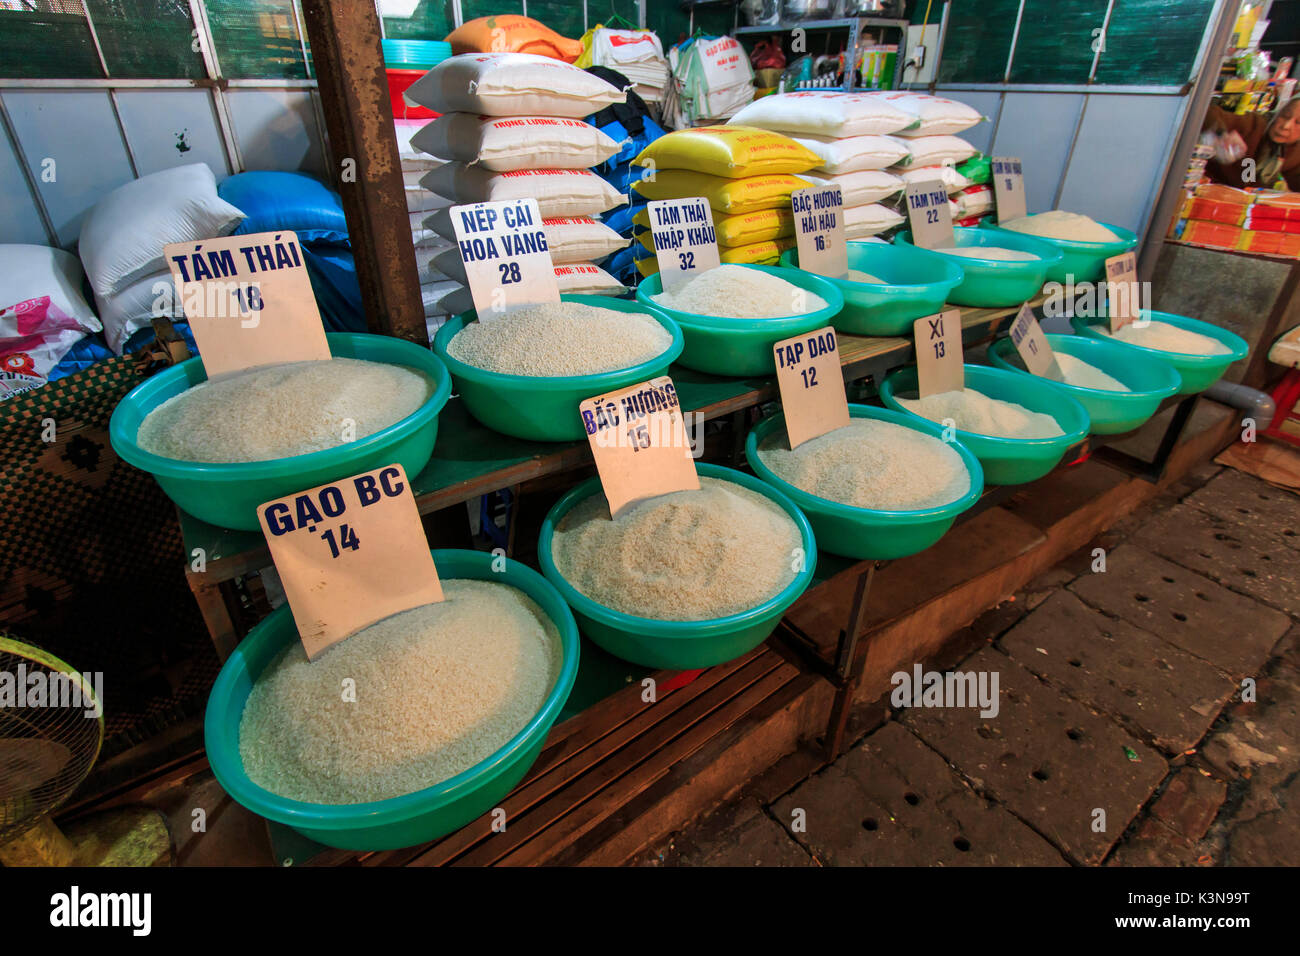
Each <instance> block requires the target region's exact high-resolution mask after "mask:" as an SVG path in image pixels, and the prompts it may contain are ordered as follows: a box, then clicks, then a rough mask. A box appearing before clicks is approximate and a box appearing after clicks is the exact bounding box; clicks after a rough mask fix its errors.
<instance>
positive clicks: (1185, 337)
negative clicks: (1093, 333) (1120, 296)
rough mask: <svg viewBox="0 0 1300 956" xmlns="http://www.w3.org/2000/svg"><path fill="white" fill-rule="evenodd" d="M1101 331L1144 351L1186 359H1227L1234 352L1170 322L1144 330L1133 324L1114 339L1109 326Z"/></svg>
mask: <svg viewBox="0 0 1300 956" xmlns="http://www.w3.org/2000/svg"><path fill="white" fill-rule="evenodd" d="M1098 328H1100V329H1101V333H1102V334H1103V335H1106V336H1109V337H1112V338H1115V339H1117V340H1118V341H1120V342H1128V343H1129V344H1130V345H1140V346H1142V348H1144V349H1157V350H1159V351H1161V352H1181V353H1183V354H1184V355H1226V354H1228V353H1229V352H1231V351H1232V349H1230V348H1228V346H1226V345H1224V344H1223V343H1222V342H1220V341H1219V340H1218V339H1213V338H1210V336H1208V335H1202V334H1201V333H1200V332H1193V331H1191V330H1190V329H1183V328H1179V327H1178V326H1176V325H1170V324H1169V323H1168V322H1157V321H1155V320H1152V321H1151V322H1149V323H1147V324H1145V325H1141V326H1139V325H1138V324H1137V323H1136V322H1130V323H1129V324H1128V325H1126V326H1124V327H1123V328H1122V329H1120V330H1119V332H1117V333H1116V334H1115V335H1114V336H1111V333H1110V326H1109V325H1101V326H1098Z"/></svg>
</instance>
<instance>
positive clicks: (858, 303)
mask: <svg viewBox="0 0 1300 956" xmlns="http://www.w3.org/2000/svg"><path fill="white" fill-rule="evenodd" d="M847 246H848V260H849V270H850V272H851V273H852V272H858V273H865V274H867V275H869V276H873V277H874V278H876V279H879V280H880V281H879V282H869V281H866V280H862V279H855V278H853V276H852V275H850V276H849V278H847V279H830V280H829V281H830V282H832V283H834V285H835V288H837V289H839V290H840V293H841V294H842V295H843V296H844V309H843V311H842V312H840V314H839V315H837V316H836V317H835V319H834V323H833V324H834V325H835V328H836V329H838V330H839V331H841V332H848V333H851V334H853V335H910V334H911V332H912V323H913V322H915V321H916V320H917V319H919V318H921V317H922V316H926V315H934V314H935V313H936V312H940V311H942V309H943V304H944V303H945V302H946V301H948V293H950V292H951V291H952V290H953V289H954V288H956V287H957V285H958V284H960V283H961V281H962V278H963V273H962V270H961V267H960V266H958V265H957V264H956V263H955V262H953V261H952V259H951V258H944V257H943V256H932V255H927V254H926V253H925V252H924V250H920V249H917V248H916V247H915V246H891V245H888V244H886V243H883V242H850V243H847ZM781 265H783V266H788V267H790V268H794V269H797V268H798V267H799V250H798V249H787V250H786V251H785V252H783V253H782V254H781Z"/></svg>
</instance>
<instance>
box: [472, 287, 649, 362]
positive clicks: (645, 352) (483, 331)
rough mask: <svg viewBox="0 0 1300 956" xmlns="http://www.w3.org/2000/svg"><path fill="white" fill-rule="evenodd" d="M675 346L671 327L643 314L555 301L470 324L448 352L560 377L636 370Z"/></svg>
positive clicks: (473, 360)
mask: <svg viewBox="0 0 1300 956" xmlns="http://www.w3.org/2000/svg"><path fill="white" fill-rule="evenodd" d="M672 344H673V337H672V335H671V334H670V333H669V332H668V330H667V329H665V328H664V327H663V326H662V325H660V324H659V323H658V322H656V321H655V320H654V319H653V318H651V317H650V316H648V315H646V314H644V313H642V312H619V311H617V310H615V309H602V308H600V307H598V306H594V305H584V304H582V303H579V302H555V303H547V304H546V305H537V306H532V307H530V308H527V309H519V310H518V311H515V312H511V313H509V314H508V315H503V316H501V317H499V318H489V319H486V320H479V321H477V322H470V323H469V324H468V325H466V326H465V327H464V328H463V329H461V330H460V331H459V332H457V333H456V334H455V335H454V336H453V337H452V340H451V341H450V342H449V343H448V344H447V354H448V355H450V356H451V357H452V358H454V359H459V360H460V361H462V362H464V363H465V364H466V365H473V366H474V367H475V368H481V369H486V370H487V371H489V372H496V373H498V374H501V375H527V376H529V377H531V378H554V377H556V376H563V375H598V374H600V373H601V372H617V371H619V370H621V369H625V368H631V367H632V366H633V365H640V364H641V363H642V362H648V361H650V360H651V359H652V358H654V357H655V356H656V355H662V354H663V353H664V352H666V351H668V347H669V346H670V345H672Z"/></svg>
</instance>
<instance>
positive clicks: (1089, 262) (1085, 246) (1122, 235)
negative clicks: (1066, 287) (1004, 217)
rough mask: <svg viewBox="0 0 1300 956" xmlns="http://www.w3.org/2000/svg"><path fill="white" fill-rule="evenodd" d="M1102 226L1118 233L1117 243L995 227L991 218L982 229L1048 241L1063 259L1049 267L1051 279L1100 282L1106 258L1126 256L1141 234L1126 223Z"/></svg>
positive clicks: (1048, 273) (1104, 270)
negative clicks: (1126, 226)
mask: <svg viewBox="0 0 1300 956" xmlns="http://www.w3.org/2000/svg"><path fill="white" fill-rule="evenodd" d="M1097 225H1099V226H1103V227H1105V228H1106V229H1109V230H1110V231H1111V232H1113V233H1114V234H1115V236H1116V239H1115V241H1113V242H1080V241H1078V240H1075V239H1058V238H1056V237H1054V236H1040V235H1035V234H1032V233H1024V232H1017V231H1016V230H1014V229H1006V228H1003V227H1002V226H995V225H993V224H992V222H991V221H990V220H988V219H984V220H981V222H980V224H979V228H981V229H987V230H989V231H990V232H993V233H995V234H998V235H1008V234H1009V235H1012V236H1025V235H1029V236H1031V237H1032V238H1034V239H1036V240H1038V241H1039V242H1045V243H1047V244H1048V245H1049V246H1052V247H1053V248H1055V249H1057V250H1059V251H1060V253H1061V261H1060V262H1058V263H1056V264H1055V265H1053V266H1052V267H1051V268H1049V269H1048V270H1047V281H1048V282H1060V283H1062V284H1064V283H1067V282H1076V283H1077V282H1097V281H1100V280H1101V279H1104V278H1105V277H1106V260H1107V259H1109V258H1110V257H1111V256H1118V255H1122V254H1123V253H1125V252H1128V251H1129V250H1130V249H1132V248H1134V247H1135V246H1137V243H1138V237H1137V234H1136V233H1134V232H1133V231H1131V230H1129V229H1125V228H1124V227H1123V226H1115V225H1112V224H1110V223H1108V222H1099V223H1097Z"/></svg>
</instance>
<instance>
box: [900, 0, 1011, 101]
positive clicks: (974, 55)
mask: <svg viewBox="0 0 1300 956" xmlns="http://www.w3.org/2000/svg"><path fill="white" fill-rule="evenodd" d="M1019 8H1020V0H989V2H986V3H981V4H979V5H978V6H977V5H975V4H971V3H965V4H962V3H957V4H954V5H953V7H952V8H951V9H950V11H949V13H948V35H947V39H946V41H945V42H944V47H943V59H942V60H941V61H940V62H939V82H941V83H1001V82H1002V78H1003V76H1004V75H1005V74H1006V68H1007V52H1008V51H1009V50H1010V49H1011V35H1012V32H1013V31H1014V29H1015V23H1016V11H1017V10H1018V9H1019ZM922 13H924V10H922ZM933 18H934V14H933V13H932V14H931V19H933ZM927 42H928V41H927ZM933 49H934V47H931V51H933Z"/></svg>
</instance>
